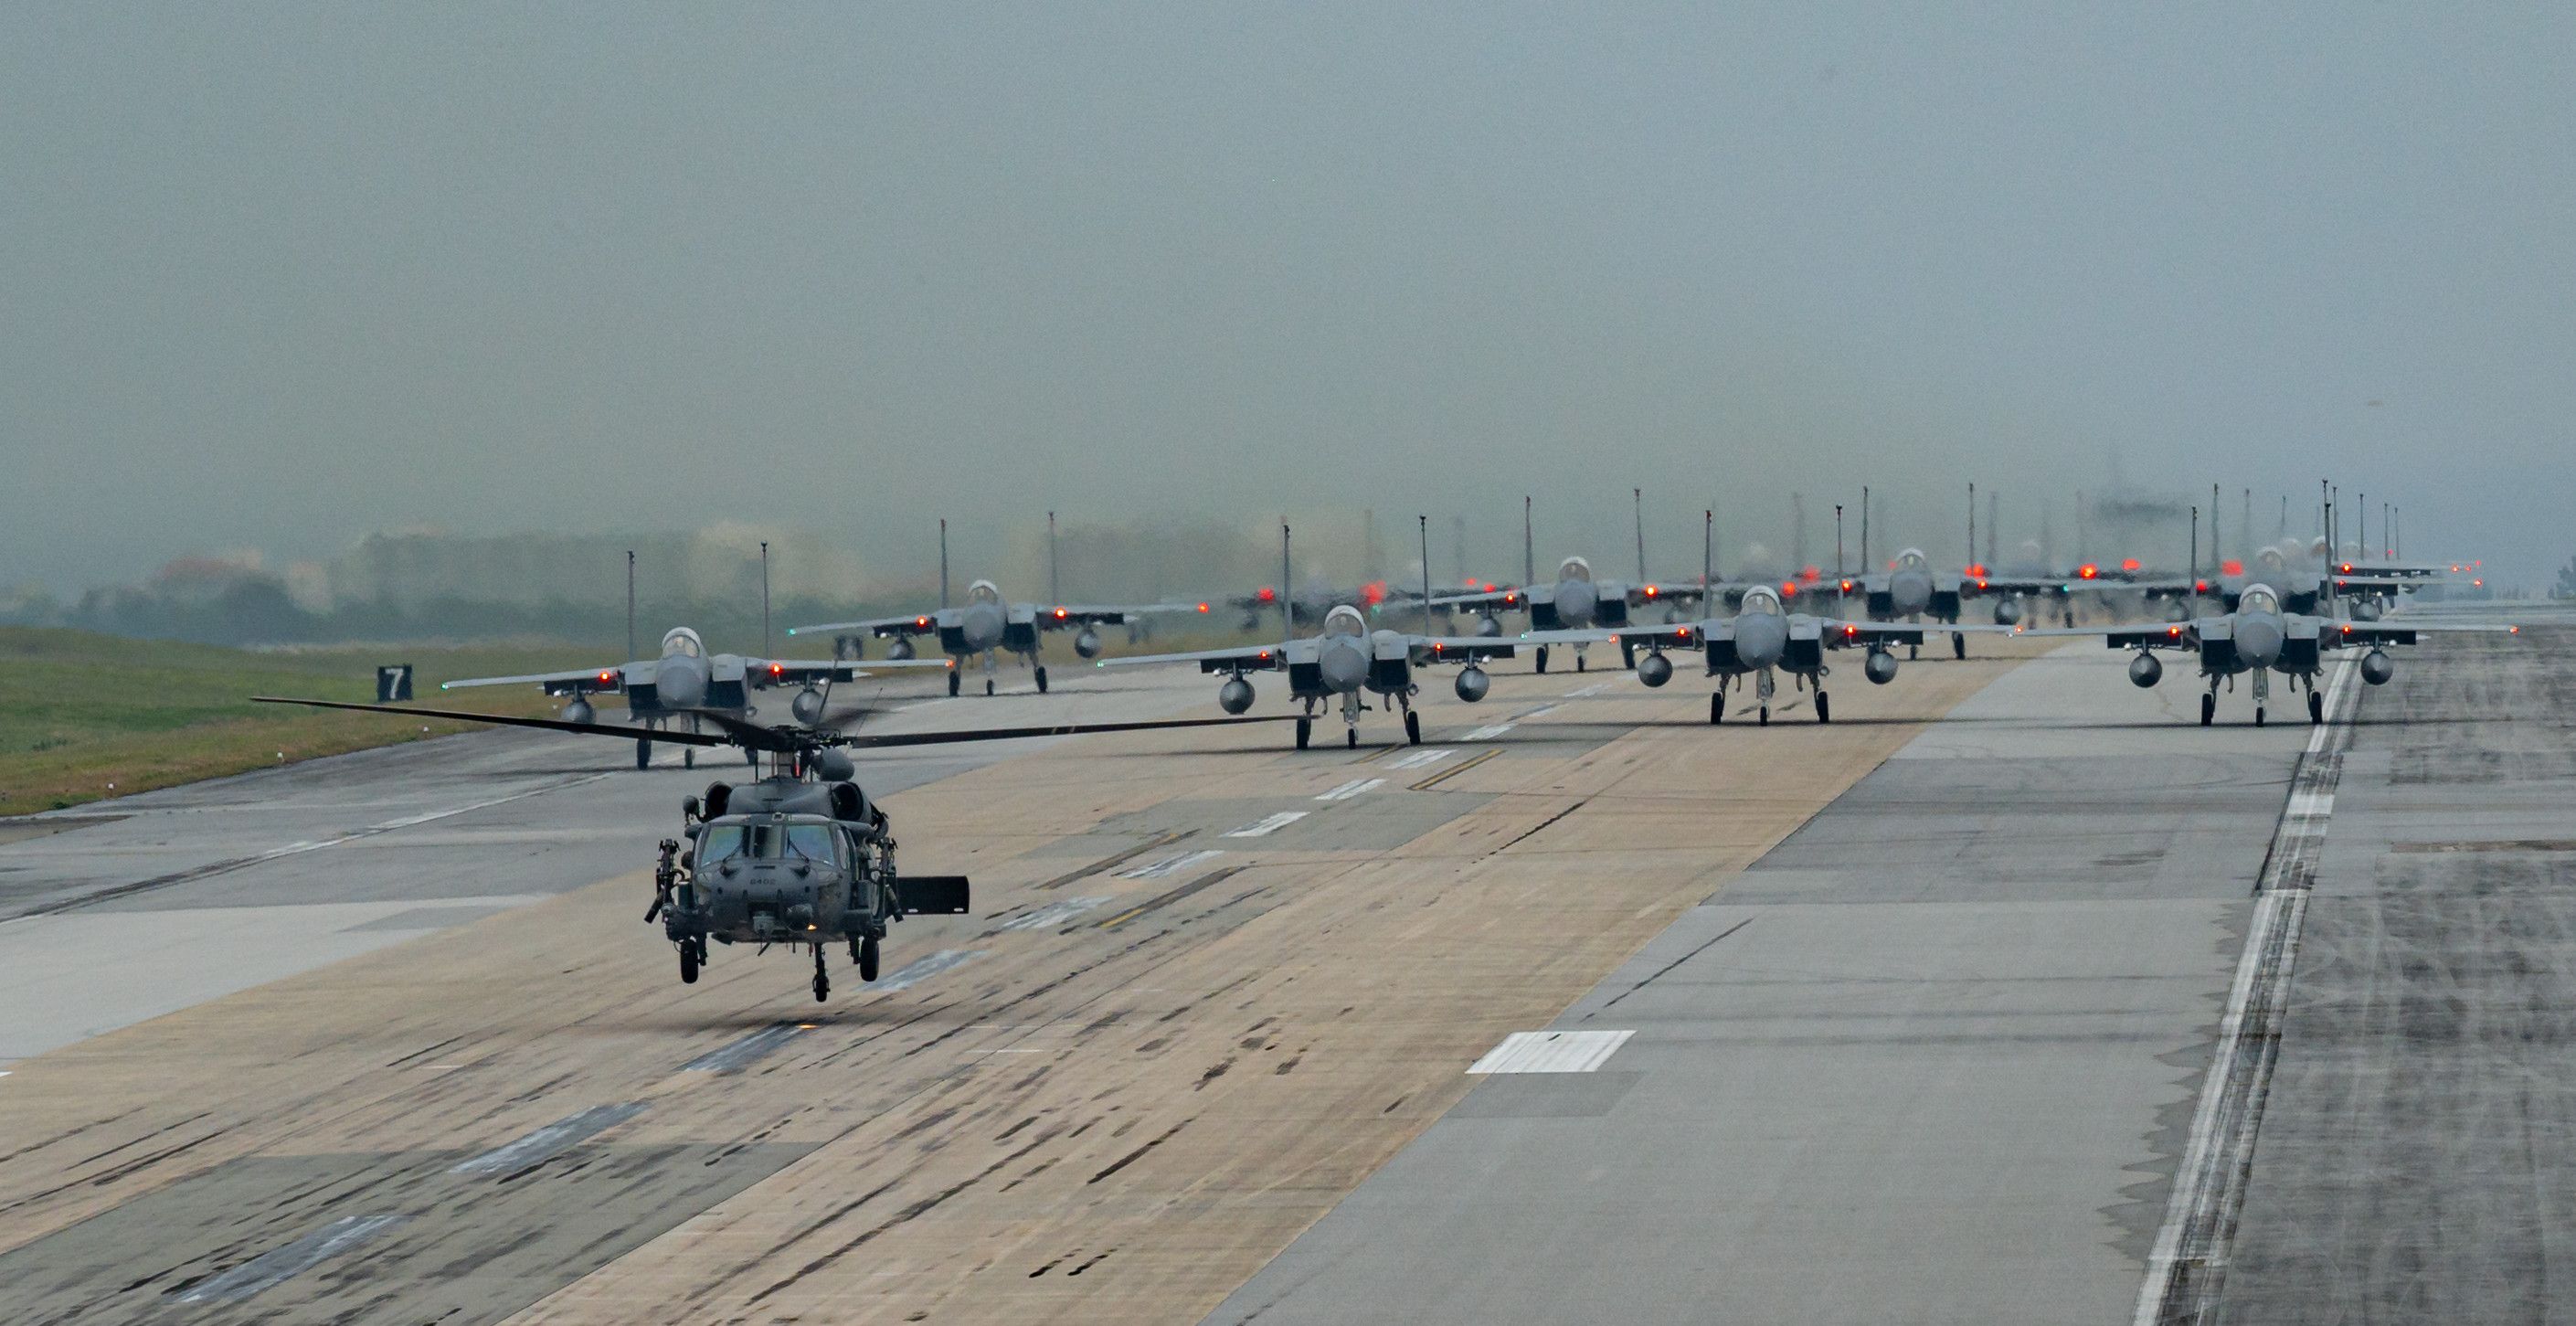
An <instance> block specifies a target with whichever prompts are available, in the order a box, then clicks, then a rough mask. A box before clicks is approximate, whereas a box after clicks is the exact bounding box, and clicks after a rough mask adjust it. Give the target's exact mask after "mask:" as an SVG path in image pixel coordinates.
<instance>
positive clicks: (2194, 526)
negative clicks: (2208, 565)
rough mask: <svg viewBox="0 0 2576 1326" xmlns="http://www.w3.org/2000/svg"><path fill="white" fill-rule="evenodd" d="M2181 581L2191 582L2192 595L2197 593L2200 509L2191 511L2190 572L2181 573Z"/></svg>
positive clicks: (2196, 508) (2198, 580) (2198, 582)
mask: <svg viewBox="0 0 2576 1326" xmlns="http://www.w3.org/2000/svg"><path fill="white" fill-rule="evenodd" d="M2183 579H2185V580H2188V581H2191V582H2192V590H2193V592H2194V593H2197V592H2198V591H2199V589H2200V508H2199V507H2193V508H2192V509H2191V569H2190V570H2188V571H2185V572H2183Z"/></svg>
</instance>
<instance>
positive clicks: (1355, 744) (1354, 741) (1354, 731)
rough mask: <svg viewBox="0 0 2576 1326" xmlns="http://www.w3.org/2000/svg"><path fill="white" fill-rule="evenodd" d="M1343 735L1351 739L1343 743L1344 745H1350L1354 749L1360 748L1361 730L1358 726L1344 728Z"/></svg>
mask: <svg viewBox="0 0 2576 1326" xmlns="http://www.w3.org/2000/svg"><path fill="white" fill-rule="evenodd" d="M1342 735H1343V736H1344V737H1347V738H1349V740H1347V741H1345V742H1343V743H1342V744H1343V745H1345V746H1348V747H1350V748H1351V749H1352V750H1358V749H1359V748H1360V730H1359V729H1358V728H1355V727H1346V728H1343V729H1342Z"/></svg>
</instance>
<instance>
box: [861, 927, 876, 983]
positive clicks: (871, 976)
mask: <svg viewBox="0 0 2576 1326" xmlns="http://www.w3.org/2000/svg"><path fill="white" fill-rule="evenodd" d="M876 978H877V941H876V936H874V935H870V936H869V937H867V938H866V939H862V940H860V941H859V979H860V980H862V981H873V980H875V979H876Z"/></svg>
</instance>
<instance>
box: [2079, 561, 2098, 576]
mask: <svg viewBox="0 0 2576 1326" xmlns="http://www.w3.org/2000/svg"><path fill="white" fill-rule="evenodd" d="M2100 574H2102V568H2101V567H2098V566H2095V565H2094V564H2092V563H2091V562H2086V563H2085V564H2084V565H2082V566H2079V567H2077V568H2075V578H2076V579H2078V580H2091V579H2092V578H2094V577H2095V576H2098V575H2100Z"/></svg>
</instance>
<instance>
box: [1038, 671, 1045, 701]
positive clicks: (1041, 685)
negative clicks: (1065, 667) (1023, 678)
mask: <svg viewBox="0 0 2576 1326" xmlns="http://www.w3.org/2000/svg"><path fill="white" fill-rule="evenodd" d="M1038 694H1040V695H1044V694H1046V669H1045V668H1040V669H1038Z"/></svg>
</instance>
